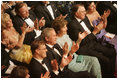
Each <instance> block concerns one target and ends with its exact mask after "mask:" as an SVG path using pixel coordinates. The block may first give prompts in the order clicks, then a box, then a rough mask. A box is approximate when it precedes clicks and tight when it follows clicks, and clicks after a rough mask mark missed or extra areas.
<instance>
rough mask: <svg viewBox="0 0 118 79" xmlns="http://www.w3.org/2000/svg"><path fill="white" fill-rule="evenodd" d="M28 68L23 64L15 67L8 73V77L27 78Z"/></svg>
mask: <svg viewBox="0 0 118 79" xmlns="http://www.w3.org/2000/svg"><path fill="white" fill-rule="evenodd" d="M29 77H30V75H29V70H28V69H27V68H26V67H25V66H17V67H15V68H14V69H13V70H12V72H11V75H10V78H29Z"/></svg>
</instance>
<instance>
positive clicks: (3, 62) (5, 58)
mask: <svg viewBox="0 0 118 79" xmlns="http://www.w3.org/2000/svg"><path fill="white" fill-rule="evenodd" d="M9 60H10V57H9V53H7V52H6V51H5V46H4V45H3V44H1V66H5V68H3V69H1V76H6V74H5V72H6V70H7V69H8V67H9V65H10V63H9ZM1 68H2V67H1Z"/></svg>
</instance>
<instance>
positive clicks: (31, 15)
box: [13, 10, 36, 45]
mask: <svg viewBox="0 0 118 79" xmlns="http://www.w3.org/2000/svg"><path fill="white" fill-rule="evenodd" d="M29 18H30V19H31V20H32V21H34V20H35V19H36V15H35V14H34V13H33V11H31V10H30V11H29ZM24 22H25V21H24V20H23V19H22V18H21V17H20V16H19V15H16V16H15V17H14V19H13V24H14V28H15V29H16V31H17V32H18V33H19V34H22V31H21V27H22V26H23V23H24ZM26 24H27V23H26ZM35 36H36V34H35V31H34V30H33V31H32V32H29V33H26V35H25V39H24V44H28V45H30V43H31V42H32V41H33V40H34V38H35Z"/></svg>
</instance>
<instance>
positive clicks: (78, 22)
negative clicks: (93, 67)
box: [68, 4, 116, 77]
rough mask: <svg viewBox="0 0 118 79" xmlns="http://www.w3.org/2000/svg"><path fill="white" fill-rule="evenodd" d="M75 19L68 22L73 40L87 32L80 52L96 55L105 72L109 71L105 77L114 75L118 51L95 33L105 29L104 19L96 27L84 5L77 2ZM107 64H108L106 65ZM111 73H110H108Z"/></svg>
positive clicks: (69, 32) (74, 10)
mask: <svg viewBox="0 0 118 79" xmlns="http://www.w3.org/2000/svg"><path fill="white" fill-rule="evenodd" d="M72 11H73V15H74V18H73V20H72V21H71V22H70V23H69V24H68V34H69V36H70V38H71V39H72V40H73V41H76V40H77V39H78V33H84V32H86V34H84V35H85V37H83V39H82V42H81V44H80V49H79V50H78V52H79V53H78V54H83V55H90V56H96V57H97V58H98V60H99V62H100V64H101V68H102V70H105V71H104V72H103V73H107V74H106V76H104V77H108V76H109V77H113V73H114V70H115V60H116V51H115V49H114V48H113V47H112V46H110V45H106V46H104V45H102V44H101V43H100V42H98V40H97V39H96V37H95V35H96V34H97V33H99V31H100V30H101V29H103V27H104V25H103V21H101V22H100V23H99V25H97V26H96V27H95V28H93V27H92V26H91V25H90V22H89V20H88V18H87V17H86V16H85V15H86V10H85V8H84V5H82V4H77V5H74V6H73V9H72ZM105 65H106V66H105ZM108 74H109V75H108Z"/></svg>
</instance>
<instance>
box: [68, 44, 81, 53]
mask: <svg viewBox="0 0 118 79" xmlns="http://www.w3.org/2000/svg"><path fill="white" fill-rule="evenodd" d="M78 49H79V45H78V43H75V42H73V45H72V47H71V50H70V52H69V53H70V54H73V53H75V52H76V51H77V50H78Z"/></svg>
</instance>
